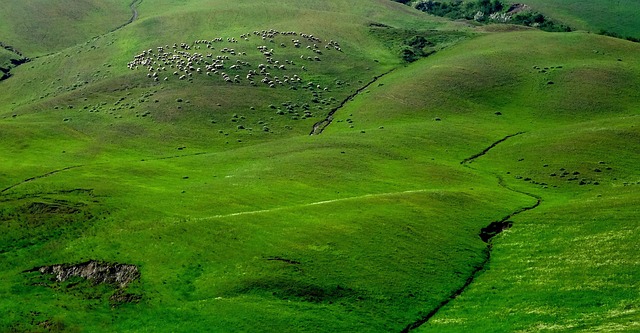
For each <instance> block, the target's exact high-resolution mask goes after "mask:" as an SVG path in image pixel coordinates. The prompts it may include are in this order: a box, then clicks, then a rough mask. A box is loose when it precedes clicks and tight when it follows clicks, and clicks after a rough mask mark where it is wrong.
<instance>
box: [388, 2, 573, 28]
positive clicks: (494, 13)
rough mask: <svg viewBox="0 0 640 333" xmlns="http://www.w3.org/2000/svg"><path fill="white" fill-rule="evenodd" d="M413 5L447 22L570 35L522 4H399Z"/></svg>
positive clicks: (559, 26)
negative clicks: (475, 23) (504, 25)
mask: <svg viewBox="0 0 640 333" xmlns="http://www.w3.org/2000/svg"><path fill="white" fill-rule="evenodd" d="M398 2H401V3H405V4H408V5H412V6H413V7H415V8H416V9H418V10H421V11H423V12H425V13H429V14H431V15H436V16H441V17H446V18H449V19H454V20H457V19H465V20H472V21H474V22H479V23H509V24H518V25H524V26H527V27H535V28H539V29H541V30H544V31H549V32H554V31H555V32H559V31H564V32H569V31H571V28H570V27H568V26H566V25H563V24H558V23H556V22H554V21H552V20H551V19H549V18H548V17H546V16H544V15H543V14H541V13H539V12H536V11H533V10H531V8H530V7H529V6H527V5H524V4H513V5H508V4H505V3H503V2H501V1H500V0H474V1H459V0H458V1H444V2H439V1H433V0H427V1H417V2H415V1H398Z"/></svg>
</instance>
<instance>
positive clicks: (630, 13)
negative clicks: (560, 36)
mask: <svg viewBox="0 0 640 333" xmlns="http://www.w3.org/2000/svg"><path fill="white" fill-rule="evenodd" d="M526 4H528V5H530V6H531V7H533V8H535V9H536V10H539V11H541V12H543V13H545V14H547V15H549V16H551V17H554V18H557V19H558V20H561V21H563V22H564V23H565V24H568V25H569V26H571V27H574V28H575V29H581V30H588V31H592V32H599V31H601V30H606V31H609V32H613V33H617V34H619V35H621V36H624V37H635V38H640V23H639V22H638V12H640V4H639V3H638V2H637V1H631V0H617V1H602V0H590V1H546V0H533V1H527V2H526Z"/></svg>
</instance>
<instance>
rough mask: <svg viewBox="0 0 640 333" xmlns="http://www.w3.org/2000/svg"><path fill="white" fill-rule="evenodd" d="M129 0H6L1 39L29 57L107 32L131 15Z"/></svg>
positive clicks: (0, 18) (0, 15) (1, 13)
mask: <svg viewBox="0 0 640 333" xmlns="http://www.w3.org/2000/svg"><path fill="white" fill-rule="evenodd" d="M130 3H131V1H129V0H107V1H96V0H80V1H76V0H74V1H71V0H64V1H47V0H29V1H19V0H9V1H3V3H2V11H0V36H2V39H1V41H2V42H4V43H6V44H8V45H12V46H14V47H15V48H16V49H18V50H20V51H21V52H22V53H23V54H25V55H26V56H28V57H35V56H38V55H42V54H48V53H51V52H55V51H59V50H61V49H63V48H66V47H69V46H72V45H75V44H77V43H80V42H84V41H86V40H88V39H89V38H91V37H94V36H97V35H100V34H103V33H106V32H108V31H110V30H112V29H114V28H116V27H118V26H120V25H122V24H124V23H125V22H127V20H128V19H129V18H130V17H131V10H130V8H129V4H130Z"/></svg>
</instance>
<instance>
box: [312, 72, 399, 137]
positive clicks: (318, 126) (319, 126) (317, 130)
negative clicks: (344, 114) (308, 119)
mask: <svg viewBox="0 0 640 333" xmlns="http://www.w3.org/2000/svg"><path fill="white" fill-rule="evenodd" d="M394 70H395V68H394V69H392V70H390V71H388V72H385V73H382V74H380V75H378V76H374V77H373V79H372V80H371V81H369V82H368V83H367V84H365V85H364V86H362V87H360V88H358V90H356V91H355V92H354V93H353V94H351V95H349V96H347V98H345V99H344V100H343V101H342V102H341V103H340V105H338V106H336V107H335V108H333V109H331V111H329V114H327V117H326V118H325V119H323V120H320V121H319V122H317V123H315V124H313V128H312V129H311V133H309V135H318V134H321V133H322V131H324V129H325V128H327V126H329V125H331V122H332V121H333V115H334V114H335V113H336V112H337V111H338V110H340V109H341V108H342V107H344V106H345V104H347V103H348V102H349V101H351V100H353V99H354V98H355V97H356V96H358V94H360V93H361V92H363V91H364V90H365V89H367V88H369V86H371V85H372V84H373V83H374V82H376V81H378V79H379V78H381V77H383V76H385V75H387V74H389V73H391V72H393V71H394Z"/></svg>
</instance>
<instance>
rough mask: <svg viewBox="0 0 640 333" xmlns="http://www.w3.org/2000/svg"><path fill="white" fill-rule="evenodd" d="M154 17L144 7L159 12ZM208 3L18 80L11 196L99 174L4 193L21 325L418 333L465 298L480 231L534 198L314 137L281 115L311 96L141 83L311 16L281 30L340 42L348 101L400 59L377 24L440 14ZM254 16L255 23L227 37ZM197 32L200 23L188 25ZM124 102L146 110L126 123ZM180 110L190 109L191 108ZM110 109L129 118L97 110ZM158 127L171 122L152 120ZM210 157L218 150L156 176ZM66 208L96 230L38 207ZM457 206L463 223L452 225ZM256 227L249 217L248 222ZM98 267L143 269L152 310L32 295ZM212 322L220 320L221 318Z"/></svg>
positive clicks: (324, 67)
mask: <svg viewBox="0 0 640 333" xmlns="http://www.w3.org/2000/svg"><path fill="white" fill-rule="evenodd" d="M146 4H147V3H144V4H143V5H142V6H141V11H144V10H149V13H151V12H152V10H153V9H156V10H158V8H155V7H154V6H152V5H148V7H145V5H146ZM169 4H170V3H169ZM204 4H206V3H204V2H202V3H198V2H194V3H192V7H188V8H185V7H184V6H178V7H177V8H179V9H180V10H179V11H178V12H177V14H176V15H166V16H160V17H153V16H148V18H147V19H141V20H140V21H138V22H136V23H134V24H133V25H131V26H130V27H128V28H127V29H124V30H122V31H119V32H118V33H116V34H113V35H108V36H104V37H101V38H99V39H97V40H94V41H92V42H90V43H86V44H83V45H80V46H77V47H73V48H70V49H67V50H64V51H63V52H60V53H58V54H55V55H52V56H47V57H43V58H40V59H37V60H35V61H34V62H33V63H30V64H29V65H26V66H22V67H19V68H18V69H17V70H16V75H15V77H14V78H12V80H11V81H6V83H7V84H3V88H4V89H6V90H5V91H4V93H3V94H2V97H1V98H2V100H3V101H4V103H3V110H2V113H3V115H4V116H5V119H4V120H3V121H2V127H3V131H2V133H3V135H4V136H5V137H6V138H7V140H3V142H4V147H3V148H4V152H5V153H4V154H3V156H2V166H3V171H2V182H3V184H5V185H6V186H9V185H10V184H15V183H17V182H18V181H20V180H21V179H27V178H29V177H33V176H35V175H39V174H44V173H46V172H49V171H51V170H55V169H60V168H64V167H68V166H79V167H77V168H74V169H70V170H67V171H62V172H60V173H56V174H54V175H51V176H49V177H47V178H41V179H37V180H35V181H30V182H26V183H24V184H21V185H18V186H16V187H14V188H12V189H10V190H9V191H7V192H5V193H4V195H3V200H5V201H4V202H3V204H2V205H3V207H2V208H3V214H4V216H5V221H7V223H6V224H5V225H3V228H4V229H3V231H4V238H3V241H2V243H3V244H11V245H5V248H4V250H3V251H6V252H3V254H2V256H3V269H2V271H3V273H2V274H3V277H4V278H6V281H8V282H7V283H6V284H4V286H3V289H2V294H3V295H6V296H7V297H6V298H5V301H4V302H3V303H2V305H1V307H2V308H3V309H4V310H5V311H4V312H5V313H7V314H8V315H6V316H4V317H3V319H2V327H3V328H9V327H11V328H13V329H18V330H37V329H38V328H37V327H38V326H37V324H38V323H42V322H45V321H46V322H47V323H49V324H52V325H57V327H59V328H60V329H64V330H74V329H79V328H83V329H86V330H91V331H95V330H105V331H112V330H126V329H142V328H146V329H153V330H176V329H179V330H184V331H193V330H207V329H210V328H211V327H216V328H218V329H219V330H224V331H231V330H234V331H235V330H247V331H250V330H255V327H265V326H264V325H265V323H268V324H267V325H269V326H268V328H265V329H268V330H285V331H317V329H318V328H320V327H321V328H323V329H324V330H327V331H329V330H343V329H347V330H360V331H367V330H369V331H386V330H398V329H400V328H402V327H403V326H404V325H405V323H406V322H408V321H411V320H413V319H414V318H415V317H417V316H418V315H419V313H420V312H421V311H424V309H428V308H429V307H430V306H433V305H434V304H437V303H438V302H439V301H440V299H442V298H443V297H445V296H446V295H447V294H448V293H449V290H452V289H455V288H458V287H459V286H460V285H461V283H463V281H464V279H466V276H467V275H468V274H469V273H470V271H471V270H473V269H474V266H476V265H478V264H479V262H480V261H481V260H482V258H483V249H484V244H483V243H482V242H481V241H480V240H479V239H478V238H477V236H476V235H477V230H478V229H479V228H480V227H482V226H484V225H485V224H486V223H487V221H490V220H492V219H496V218H498V217H499V216H501V215H504V214H506V213H508V212H509V211H511V210H512V209H515V208H516V207H519V206H522V205H525V204H526V203H527V202H528V201H529V199H528V198H527V197H524V196H520V195H514V194H512V193H509V192H507V191H504V190H503V189H501V188H499V187H498V186H497V185H496V184H495V182H494V179H493V178H492V177H477V176H476V175H473V174H472V173H471V172H469V171H466V170H458V168H457V166H456V164H457V161H453V162H452V161H441V162H439V163H433V162H431V158H432V157H433V156H435V154H437V152H435V151H424V150H422V149H419V150H418V151H416V149H415V147H414V146H413V144H414V142H415V141H414V140H411V141H407V142H404V141H399V142H397V144H396V146H395V147H385V146H381V145H380V142H381V140H385V137H384V136H373V137H366V136H365V137H362V138H360V140H357V139H354V138H351V137H350V136H346V137H343V136H338V137H335V138H331V137H329V136H321V137H308V136H307V133H308V132H309V131H310V129H311V125H312V124H313V122H314V121H315V119H308V120H306V121H304V122H302V121H299V122H292V121H290V120H286V119H280V118H276V117H273V110H271V109H270V108H268V107H267V105H268V104H269V103H273V104H276V105H278V104H279V102H281V101H282V100H286V99H291V98H300V97H299V95H298V94H297V93H295V92H288V91H284V92H282V93H281V94H282V95H274V94H273V93H272V92H271V91H269V90H268V89H265V88H256V89H252V88H250V87H246V86H245V87H235V88H229V87H228V86H224V85H221V84H215V83H213V84H212V83H211V82H209V81H204V80H200V81H195V82H196V83H194V84H189V83H186V82H177V81H170V82H169V83H167V84H162V85H156V84H153V83H150V81H149V80H148V79H146V78H145V75H144V73H142V72H135V71H130V70H127V69H126V67H125V65H126V63H127V62H128V61H130V60H131V58H132V56H133V55H134V54H136V53H138V52H140V50H141V49H147V48H151V47H155V46H157V45H163V44H165V43H173V42H180V41H182V40H191V39H195V38H213V37H218V36H223V37H225V36H235V37H237V36H238V35H239V34H240V33H245V32H250V31H252V30H254V29H265V28H267V29H268V28H272V27H274V26H273V25H272V24H271V23H272V21H273V17H268V18H267V17H263V14H264V12H265V11H267V12H270V11H271V12H270V13H271V14H273V15H276V14H277V15H284V16H285V17H287V18H290V17H297V18H296V19H294V20H292V21H283V22H282V23H279V24H280V26H275V28H279V29H295V30H298V29H300V30H302V31H306V29H309V30H312V32H313V33H314V34H316V31H320V32H321V33H323V34H326V38H327V39H328V38H334V39H336V40H340V41H341V45H342V46H343V49H344V51H345V52H344V54H345V55H343V56H340V57H343V58H344V59H342V60H340V58H338V60H330V58H327V59H328V60H327V62H326V63H322V64H318V65H315V66H316V67H315V68H314V67H313V66H314V65H309V66H310V68H309V71H310V72H311V73H310V75H313V78H314V80H315V81H318V82H319V83H323V84H328V83H330V82H332V81H333V80H334V79H335V78H339V79H341V80H344V81H347V82H348V83H349V85H348V86H347V87H345V88H339V87H333V90H335V96H336V98H337V99H338V100H340V99H342V98H344V96H346V95H347V94H349V93H350V92H351V91H353V90H354V89H356V87H358V86H359V85H360V84H363V83H361V82H359V81H362V82H365V81H367V80H370V79H371V77H373V75H377V74H380V73H381V72H383V71H386V70H388V69H389V68H391V67H392V66H396V65H398V63H399V61H398V60H397V59H396V58H395V55H393V54H392V53H391V52H390V51H389V50H387V49H385V48H383V47H381V46H380V45H381V42H380V41H378V40H377V39H375V38H373V37H372V36H370V35H369V33H368V29H369V28H368V26H367V24H368V23H369V22H371V21H372V20H376V21H381V22H383V23H386V24H389V25H392V24H393V25H399V24H404V25H406V26H407V27H409V26H412V27H415V26H422V27H423V28H429V27H434V26H436V24H435V23H432V22H428V21H424V23H420V22H422V20H423V19H424V16H423V15H421V14H419V13H409V12H408V11H407V9H406V7H403V6H401V5H399V4H393V3H389V2H386V1H379V2H377V3H376V6H378V7H372V5H371V3H368V2H367V3H365V2H359V3H356V4H355V6H354V4H353V3H349V5H348V6H347V5H346V4H340V5H331V6H330V5H325V4H318V3H315V2H314V3H311V2H309V3H308V4H306V5H307V6H310V7H311V9H308V10H305V9H304V7H303V9H302V10H300V11H292V10H291V9H287V8H292V7H291V6H290V5H289V4H287V3H283V4H282V5H281V6H278V5H272V4H269V5H267V4H266V3H265V4H263V5H255V4H252V6H247V5H246V4H245V5H243V4H238V3H237V2H233V3H231V2H224V1H220V2H217V4H218V5H219V6H216V7H215V10H212V9H211V8H208V9H206V10H205V6H204ZM176 5H177V4H176ZM347 7H349V8H350V10H352V11H346V10H345V9H346V8H347ZM389 10H393V11H392V12H389ZM162 11H163V13H166V12H171V11H176V8H173V9H169V8H165V9H162ZM220 12H224V13H225V14H226V15H221V14H220ZM402 12H404V13H405V14H406V15H407V16H400V15H399V13H402ZM368 13H377V14H375V15H369V14H368ZM379 13H382V14H379ZM293 14H296V15H297V16H296V15H293ZM396 14H397V15H396ZM149 15H151V14H149ZM212 15H215V16H216V18H218V19H217V20H210V17H211V16H212ZM218 15H219V16H218ZM240 16H242V17H245V18H246V19H247V26H246V27H243V28H242V29H241V30H240V29H238V28H223V27H229V26H232V25H231V24H230V22H233V23H236V22H237V20H238V17H240ZM336 17H339V18H340V19H336ZM398 17H404V18H403V19H398ZM185 20H189V22H192V25H191V26H190V27H187V28H185V26H184V24H183V23H182V22H184V21H185ZM225 20H226V22H229V24H227V23H225ZM212 22H214V23H215V24H213V25H212ZM326 22H329V23H326ZM320 23H322V25H320ZM267 24H268V25H267ZM176 32H178V33H176ZM317 34H318V35H320V36H322V37H325V36H323V35H321V34H320V33H317ZM148 36H153V38H155V39H148ZM253 43H255V42H253ZM256 60H257V59H256ZM374 60H378V62H375V61H374ZM345 64H348V66H346V65H345ZM367 68H369V69H367ZM64 73H71V75H65V74H64ZM27 87H28V88H29V89H25V88H27ZM151 95H152V96H151ZM247 96H251V98H247ZM121 97H125V98H126V101H127V103H132V104H135V107H136V108H135V109H123V108H120V107H116V105H115V103H114V102H115V101H117V100H118V99H120V98H121ZM178 98H182V99H183V100H184V101H185V102H184V108H183V109H181V110H177V109H176V106H177V105H178V104H176V103H177V102H176V100H177V99H178ZM140 99H143V100H146V101H144V102H142V101H140ZM153 99H158V100H159V101H158V103H154V102H152V100H153ZM186 100H189V101H190V103H186ZM103 101H104V102H106V103H108V105H109V107H106V106H105V107H104V108H103V109H101V112H100V113H96V112H90V110H92V108H93V107H94V106H95V105H99V104H101V103H102V102H103ZM217 104H221V105H220V107H218V106H217ZM70 106H73V107H72V108H71V107H70ZM85 106H87V108H85ZM250 106H255V107H256V112H251V111H250V109H249V107H250ZM110 108H115V110H110ZM145 111H150V112H152V116H150V117H146V118H142V117H136V116H135V113H138V114H140V113H142V112H145ZM110 113H111V114H110ZM234 113H238V114H240V115H241V116H245V117H246V119H245V120H246V121H247V122H251V124H250V125H252V126H255V125H256V124H257V121H258V120H260V119H263V120H266V121H268V122H269V123H270V126H271V127H272V128H273V129H274V131H273V133H261V132H258V131H255V132H247V131H238V130H236V129H235V126H236V123H233V122H231V121H230V119H232V114H234ZM14 114H15V115H16V117H12V116H13V115H14ZM114 116H123V117H122V118H114ZM320 116H321V113H318V116H317V118H318V119H319V117H320ZM212 117H213V118H215V119H216V120H217V122H216V123H215V124H212V123H211V119H212ZM63 119H67V121H63ZM26 124H28V126H26ZM286 126H291V129H287V128H286ZM220 130H222V131H223V132H226V133H228V134H229V135H228V136H225V135H224V133H222V134H221V133H218V132H219V131H220ZM380 134H384V132H381V133H380ZM16 138H18V139H16ZM9 139H11V140H9ZM238 140H242V142H238ZM184 146H186V147H187V148H186V149H182V150H180V151H179V150H177V149H176V148H178V147H184ZM193 152H206V154H204V155H197V156H187V157H183V158H176V159H169V160H153V158H154V157H167V156H174V155H181V154H185V155H187V154H190V153H193ZM143 160H144V161H143ZM408 160H411V161H413V163H410V164H407V163H406V161H408ZM344 170H351V171H350V172H347V173H345V172H344ZM185 177H188V178H185ZM470 184H471V185H473V184H477V186H474V187H477V188H478V190H471V189H469V186H470ZM70 190H73V191H72V192H71V193H69V194H67V192H65V191H70ZM407 191H409V192H407ZM488 197H491V198H501V200H500V201H499V204H497V202H493V201H488V200H487V199H486V198H488ZM59 200H64V201H63V203H64V204H65V205H75V206H78V207H81V208H82V209H81V211H82V214H84V215H83V216H88V214H91V215H92V216H94V219H91V220H89V221H83V220H82V219H81V218H79V217H78V216H77V214H80V213H74V214H67V215H70V216H69V217H68V218H66V219H63V220H61V221H57V222H56V223H53V221H54V220H53V217H51V216H49V215H47V214H50V213H47V212H41V211H37V210H35V211H34V209H33V207H34V206H33V203H34V202H36V203H38V202H44V203H51V202H54V203H55V202H59ZM327 200H337V201H335V202H334V201H331V202H325V201H327ZM453 201H455V202H458V203H459V204H460V207H459V208H454V209H452V208H451V207H450V203H451V202H453ZM314 203H316V204H314ZM353 207H358V208H356V209H354V208H353ZM262 210H264V211H262ZM255 211H258V212H255ZM238 212H247V213H246V214H241V215H231V214H233V213H238ZM463 212H464V214H462V213H463ZM42 220H46V221H48V223H45V224H41V223H39V222H38V221H42ZM29 230H31V231H29ZM425 242H427V243H428V244H429V245H427V246H425V245H424V244H425ZM142 244H144V245H142ZM269 257H283V258H291V259H292V260H295V261H298V262H300V264H293V265H292V264H286V263H283V262H279V261H272V260H267V258H269ZM87 258H98V259H101V260H112V261H118V262H128V263H134V264H137V265H140V267H141V270H142V272H143V273H142V274H143V278H142V281H141V282H140V283H139V285H137V286H135V288H134V289H135V290H138V291H139V292H140V293H142V294H143V295H144V298H143V301H142V302H141V303H140V304H138V305H135V304H130V305H124V306H122V307H119V308H116V309H112V308H110V307H109V302H108V300H107V298H108V297H109V293H106V294H101V293H100V292H99V290H98V291H94V289H91V288H88V291H87V290H84V289H79V288H78V287H74V286H71V287H69V286H65V285H61V286H57V285H54V289H50V288H49V287H34V286H33V285H31V284H30V282H29V281H33V280H36V281H37V277H36V276H32V275H24V274H20V272H21V271H23V270H24V269H27V268H30V267H34V266H38V265H42V264H47V263H57V262H75V261H81V260H86V259H87ZM405 276H414V277H419V278H409V279H407V278H405ZM390 286H392V287H390ZM64 290H67V291H65V292H63V291H64ZM18 300H21V301H20V302H18ZM24 300H29V301H28V302H23V301H24ZM19 304H24V305H19ZM61 304H64V307H61V306H60V305H61ZM210 313H217V314H219V315H217V316H209V315H205V314H210ZM88 318H91V319H90V320H89V319H88ZM116 318H117V320H115V319H116ZM187 322H189V323H190V324H186V323H187ZM43 325H45V324H43ZM47 325H48V324H47Z"/></svg>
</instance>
